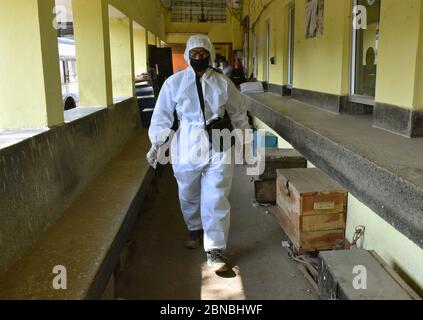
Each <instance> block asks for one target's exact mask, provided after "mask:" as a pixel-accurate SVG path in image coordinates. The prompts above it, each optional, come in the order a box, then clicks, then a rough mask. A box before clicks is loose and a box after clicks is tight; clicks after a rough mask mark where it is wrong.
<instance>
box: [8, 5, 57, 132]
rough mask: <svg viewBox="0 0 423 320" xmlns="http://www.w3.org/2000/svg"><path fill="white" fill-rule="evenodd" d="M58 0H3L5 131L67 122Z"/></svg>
mask: <svg viewBox="0 0 423 320" xmlns="http://www.w3.org/2000/svg"><path fill="white" fill-rule="evenodd" d="M54 6H55V2H54V0H25V1H15V0H2V1H1V10H0V23H1V28H0V35H1V37H0V38H1V41H0V52H1V59H0V128H12V129H14V128H35V127H46V126H49V127H52V126H55V125H58V124H61V123H63V121H64V119H63V117H64V115H63V104H62V93H61V82H60V69H59V53H58V51H59V49H58V43H57V30H56V29H55V28H54V27H53V22H54V18H55V17H54V14H53V10H54Z"/></svg>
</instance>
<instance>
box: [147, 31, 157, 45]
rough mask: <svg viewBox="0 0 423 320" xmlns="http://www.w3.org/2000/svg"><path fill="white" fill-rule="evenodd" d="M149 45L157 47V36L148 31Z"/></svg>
mask: <svg viewBox="0 0 423 320" xmlns="http://www.w3.org/2000/svg"><path fill="white" fill-rule="evenodd" d="M148 44H150V45H153V46H155V45H156V36H155V35H154V34H152V33H151V32H150V31H148Z"/></svg>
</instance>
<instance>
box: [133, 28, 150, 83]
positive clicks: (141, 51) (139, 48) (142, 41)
mask: <svg viewBox="0 0 423 320" xmlns="http://www.w3.org/2000/svg"><path fill="white" fill-rule="evenodd" d="M147 37H148V35H147V30H146V29H143V28H141V27H136V28H135V29H134V59H135V74H136V75H141V74H142V73H144V72H147V50H148V43H147Z"/></svg>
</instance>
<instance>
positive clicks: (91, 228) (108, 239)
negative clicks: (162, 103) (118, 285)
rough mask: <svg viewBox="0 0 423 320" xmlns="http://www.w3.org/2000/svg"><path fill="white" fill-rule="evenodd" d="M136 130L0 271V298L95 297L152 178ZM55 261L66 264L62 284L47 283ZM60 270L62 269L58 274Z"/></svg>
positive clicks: (143, 136) (142, 135) (142, 136)
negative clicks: (17, 256)
mask: <svg viewBox="0 0 423 320" xmlns="http://www.w3.org/2000/svg"><path fill="white" fill-rule="evenodd" d="M149 147H150V144H149V140H148V136H147V132H146V131H145V130H142V131H138V132H137V133H136V134H135V135H134V136H133V137H132V138H131V139H130V140H129V142H128V143H127V144H126V146H125V147H124V149H123V150H122V151H121V152H120V153H119V154H118V155H117V156H116V157H115V158H114V159H113V160H111V161H110V162H109V163H108V164H107V165H106V167H105V168H104V169H103V170H102V171H100V174H98V175H97V176H96V177H95V178H94V180H92V181H91V183H89V185H88V187H87V188H85V190H84V191H83V192H82V193H81V194H80V196H79V197H78V198H77V199H76V200H75V201H74V202H73V203H72V204H71V206H70V207H69V208H68V209H66V210H65V212H64V213H63V214H62V215H61V217H60V218H59V219H58V220H57V221H56V222H55V223H54V224H53V225H52V226H50V227H49V228H48V229H47V230H46V231H45V232H43V233H42V234H41V236H40V237H38V238H37V240H36V241H34V243H33V244H32V245H31V246H30V248H29V249H28V250H26V252H25V253H24V254H23V255H22V257H21V258H20V259H19V260H17V261H16V262H15V263H14V264H13V265H12V267H11V268H9V269H8V271H6V272H5V273H3V274H2V275H0V299H42V300H44V299H46V300H47V299H48V300H50V299H53V300H55V299H57V300H63V299H64V300H67V299H71V300H74V299H75V300H78V299H98V298H101V297H102V295H103V293H104V291H105V289H106V287H107V285H108V282H109V279H110V278H111V277H112V275H113V271H114V269H115V267H116V266H117V265H118V262H119V258H120V254H121V250H122V249H123V248H124V246H125V243H126V242H127V240H128V238H129V236H130V230H131V227H132V225H133V224H134V222H135V220H136V218H137V215H138V213H139V212H140V209H141V204H142V202H143V199H144V197H145V195H146V193H147V191H148V190H149V189H150V185H151V182H152V180H153V179H154V171H153V170H152V169H151V168H150V167H149V165H148V163H147V161H146V159H145V155H146V153H147V151H148V149H149ZM55 266H64V267H65V268H66V278H67V282H66V284H67V289H65V290H62V289H60V290H57V289H54V287H53V279H55V277H57V276H58V274H55V273H53V269H54V267H55ZM60 275H61V276H63V273H61V274H60Z"/></svg>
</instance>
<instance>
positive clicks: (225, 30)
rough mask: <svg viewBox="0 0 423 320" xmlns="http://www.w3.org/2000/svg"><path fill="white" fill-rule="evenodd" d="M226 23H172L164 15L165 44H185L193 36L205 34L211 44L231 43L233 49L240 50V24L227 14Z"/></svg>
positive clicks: (169, 16)
mask: <svg viewBox="0 0 423 320" xmlns="http://www.w3.org/2000/svg"><path fill="white" fill-rule="evenodd" d="M227 17H228V19H227V23H182V22H172V21H171V15H170V13H168V14H167V15H166V32H167V37H166V42H167V43H172V44H178V43H186V42H187V41H188V39H189V37H190V36H191V35H193V34H197V33H200V34H207V35H208V36H209V37H210V39H211V41H212V42H215V43H218V42H220V43H232V44H233V49H234V50H238V49H242V35H241V24H240V22H239V21H238V20H236V19H235V18H233V17H232V16H231V15H230V13H229V12H228V15H227Z"/></svg>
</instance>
